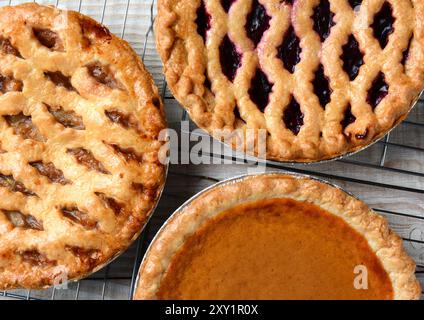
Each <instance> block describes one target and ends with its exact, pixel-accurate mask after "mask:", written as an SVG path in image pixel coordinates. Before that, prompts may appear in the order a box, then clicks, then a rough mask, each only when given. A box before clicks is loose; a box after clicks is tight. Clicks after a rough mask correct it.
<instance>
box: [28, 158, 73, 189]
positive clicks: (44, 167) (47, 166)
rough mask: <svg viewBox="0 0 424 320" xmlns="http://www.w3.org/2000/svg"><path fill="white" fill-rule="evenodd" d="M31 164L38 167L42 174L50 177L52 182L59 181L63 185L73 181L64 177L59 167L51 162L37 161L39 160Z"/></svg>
mask: <svg viewBox="0 0 424 320" xmlns="http://www.w3.org/2000/svg"><path fill="white" fill-rule="evenodd" d="M30 165H31V166H32V167H34V168H35V169H37V171H38V172H39V173H40V174H41V175H43V176H45V177H47V178H49V180H50V181H51V182H54V183H59V184H62V185H66V184H70V183H71V181H69V180H68V179H66V178H65V177H64V175H63V172H62V171H61V170H59V169H57V168H56V167H55V166H54V164H53V163H51V162H49V163H43V162H42V161H37V162H31V163H30Z"/></svg>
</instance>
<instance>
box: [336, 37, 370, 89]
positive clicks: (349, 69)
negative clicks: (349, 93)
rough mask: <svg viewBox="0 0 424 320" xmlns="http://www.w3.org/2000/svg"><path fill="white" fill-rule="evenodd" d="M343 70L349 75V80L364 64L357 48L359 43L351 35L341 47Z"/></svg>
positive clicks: (355, 75)
mask: <svg viewBox="0 0 424 320" xmlns="http://www.w3.org/2000/svg"><path fill="white" fill-rule="evenodd" d="M342 50H343V53H342V55H341V56H340V59H342V60H343V70H344V71H345V72H346V73H347V74H348V75H349V79H350V81H353V80H355V79H356V77H357V76H358V74H359V70H360V69H361V66H362V65H363V64H364V56H363V54H362V52H361V50H360V48H359V43H358V41H356V39H355V37H354V36H353V35H350V36H349V39H348V41H347V43H346V44H345V45H344V46H343V47H342Z"/></svg>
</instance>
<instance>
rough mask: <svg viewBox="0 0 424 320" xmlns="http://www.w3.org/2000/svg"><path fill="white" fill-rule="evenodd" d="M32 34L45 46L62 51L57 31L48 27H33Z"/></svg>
mask: <svg viewBox="0 0 424 320" xmlns="http://www.w3.org/2000/svg"><path fill="white" fill-rule="evenodd" d="M32 30H33V32H34V36H35V37H36V38H37V39H38V41H39V42H40V43H41V44H42V45H43V46H45V47H47V48H49V49H50V50H53V51H63V50H64V47H63V43H62V39H60V37H59V35H58V33H57V32H55V31H53V30H50V29H41V28H33V29H32Z"/></svg>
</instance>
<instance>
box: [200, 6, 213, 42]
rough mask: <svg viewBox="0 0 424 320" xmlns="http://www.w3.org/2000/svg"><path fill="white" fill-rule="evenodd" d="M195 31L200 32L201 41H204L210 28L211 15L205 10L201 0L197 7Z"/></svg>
mask: <svg viewBox="0 0 424 320" xmlns="http://www.w3.org/2000/svg"><path fill="white" fill-rule="evenodd" d="M196 14H197V19H196V24H197V33H198V34H200V35H201V36H202V38H203V41H204V42H206V35H207V33H208V31H209V29H210V28H211V16H210V14H209V13H208V11H207V10H206V6H205V2H204V1H203V0H202V1H201V2H200V7H199V8H198V9H197V12H196Z"/></svg>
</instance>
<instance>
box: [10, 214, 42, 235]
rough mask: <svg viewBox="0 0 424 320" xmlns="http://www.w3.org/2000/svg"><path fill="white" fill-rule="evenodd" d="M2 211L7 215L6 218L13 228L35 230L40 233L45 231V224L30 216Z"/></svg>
mask: <svg viewBox="0 0 424 320" xmlns="http://www.w3.org/2000/svg"><path fill="white" fill-rule="evenodd" d="M2 211H3V212H4V213H5V215H6V217H7V218H8V219H9V221H10V222H11V223H12V224H13V226H14V227H16V228H23V229H34V230H38V231H43V230H44V229H43V224H42V223H41V222H39V221H38V220H37V219H36V218H34V217H33V216H32V215H30V214H27V215H26V214H23V213H22V212H20V211H8V210H2Z"/></svg>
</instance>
